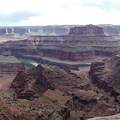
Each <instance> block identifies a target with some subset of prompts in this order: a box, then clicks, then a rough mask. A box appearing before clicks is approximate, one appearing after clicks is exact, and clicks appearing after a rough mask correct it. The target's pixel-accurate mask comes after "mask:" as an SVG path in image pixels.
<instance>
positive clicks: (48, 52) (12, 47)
mask: <svg viewBox="0 0 120 120" xmlns="http://www.w3.org/2000/svg"><path fill="white" fill-rule="evenodd" d="M1 46H2V47H1V51H2V50H6V49H7V50H8V49H9V51H10V52H11V54H12V55H13V56H15V57H20V58H24V59H32V60H35V61H37V62H40V63H42V64H45V63H47V64H51V65H58V66H66V67H68V68H71V69H77V68H79V67H81V66H83V65H84V66H87V65H90V64H91V62H92V61H99V60H100V59H101V60H102V59H105V58H108V57H111V56H113V55H114V54H117V53H118V52H119V40H118V39H115V38H114V37H113V36H108V35H106V34H105V33H104V29H103V28H102V27H99V26H95V25H86V26H81V27H73V28H71V29H70V31H69V32H68V33H67V34H65V35H59V36H58V35H57V36H51V35H48V36H44V35H31V36H30V37H28V38H26V39H25V40H19V41H7V42H5V43H3V44H2V45H1Z"/></svg>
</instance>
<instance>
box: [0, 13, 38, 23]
mask: <svg viewBox="0 0 120 120" xmlns="http://www.w3.org/2000/svg"><path fill="white" fill-rule="evenodd" d="M38 15H39V14H38V13H32V12H26V11H18V12H14V13H12V14H9V15H0V24H3V25H5V24H14V23H18V22H20V21H24V20H28V19H29V18H30V17H33V16H38Z"/></svg>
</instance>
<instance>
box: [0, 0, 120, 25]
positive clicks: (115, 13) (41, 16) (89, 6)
mask: <svg viewBox="0 0 120 120" xmlns="http://www.w3.org/2000/svg"><path fill="white" fill-rule="evenodd" d="M63 24H79V25H83V24H84V25H85V24H118V25H120V0H0V26H13V25H14V26H16V25H19V26H21V25H22V26H28V25H63Z"/></svg>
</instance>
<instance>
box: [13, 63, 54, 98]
mask: <svg viewBox="0 0 120 120" xmlns="http://www.w3.org/2000/svg"><path fill="white" fill-rule="evenodd" d="M11 88H14V90H15V92H16V93H17V96H18V98H26V99H32V98H35V97H39V96H41V95H42V94H43V93H44V92H45V91H47V90H48V89H54V84H53V83H51V81H50V80H49V79H48V78H47V77H46V76H45V75H44V68H43V67H42V66H41V65H38V66H37V67H36V68H32V69H30V70H26V71H21V72H19V73H18V74H17V76H16V77H15V79H14V80H13V82H12V84H11Z"/></svg>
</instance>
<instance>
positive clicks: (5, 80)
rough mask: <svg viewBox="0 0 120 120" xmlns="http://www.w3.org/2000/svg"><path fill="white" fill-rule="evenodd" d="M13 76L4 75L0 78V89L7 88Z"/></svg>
mask: <svg viewBox="0 0 120 120" xmlns="http://www.w3.org/2000/svg"><path fill="white" fill-rule="evenodd" d="M14 78H15V76H6V77H2V78H0V89H4V90H8V89H9V87H10V84H11V82H12V81H13V79H14Z"/></svg>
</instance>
